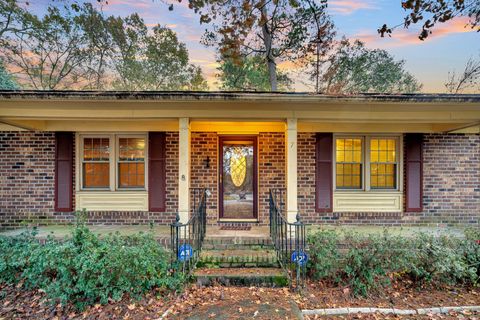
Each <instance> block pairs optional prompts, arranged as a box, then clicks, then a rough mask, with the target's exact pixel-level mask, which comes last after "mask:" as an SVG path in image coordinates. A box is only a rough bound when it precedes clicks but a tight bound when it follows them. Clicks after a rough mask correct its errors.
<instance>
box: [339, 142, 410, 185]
mask: <svg viewBox="0 0 480 320" xmlns="http://www.w3.org/2000/svg"><path fill="white" fill-rule="evenodd" d="M352 138H356V139H358V138H361V139H362V161H363V162H362V188H360V189H343V188H337V172H336V171H337V139H352ZM392 138H393V139H395V140H396V151H397V152H396V164H397V166H396V188H392V189H372V188H371V186H370V165H371V163H370V141H371V139H392ZM402 146H403V136H402V135H401V134H375V133H372V134H365V133H362V134H350V133H349V134H334V135H333V148H332V149H333V150H332V152H333V166H332V167H333V168H332V169H333V190H334V192H337V193H341V192H370V193H374V192H378V193H388V192H400V191H402V190H403V179H402V174H403V170H402V167H403V148H402Z"/></svg>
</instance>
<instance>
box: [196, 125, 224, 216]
mask: <svg viewBox="0 0 480 320" xmlns="http://www.w3.org/2000/svg"><path fill="white" fill-rule="evenodd" d="M217 143H218V136H217V134H216V133H214V132H192V134H191V146H190V157H191V158H190V162H191V167H190V168H191V173H190V186H191V187H192V188H207V189H208V190H209V191H210V196H209V197H208V200H207V201H208V202H207V220H208V223H209V224H214V223H216V222H217V220H218V213H217V208H218V205H217V204H218V187H217V186H218V175H217V172H218V144H217ZM207 157H210V165H209V168H207V167H206V164H205V160H206V159H207ZM191 201H192V203H193V197H192V199H191ZM191 205H192V204H191Z"/></svg>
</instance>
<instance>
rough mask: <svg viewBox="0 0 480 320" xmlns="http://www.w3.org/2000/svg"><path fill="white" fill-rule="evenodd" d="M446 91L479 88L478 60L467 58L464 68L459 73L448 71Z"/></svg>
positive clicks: (479, 65)
mask: <svg viewBox="0 0 480 320" xmlns="http://www.w3.org/2000/svg"><path fill="white" fill-rule="evenodd" d="M445 87H446V88H447V92H448V93H454V94H457V93H462V92H464V91H466V90H468V89H475V87H477V89H480V60H475V59H473V58H470V59H468V61H467V63H466V65H465V69H464V70H463V72H462V73H461V74H460V75H457V74H456V73H455V72H452V73H449V77H448V81H447V83H445Z"/></svg>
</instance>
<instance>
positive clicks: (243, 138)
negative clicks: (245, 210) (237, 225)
mask: <svg viewBox="0 0 480 320" xmlns="http://www.w3.org/2000/svg"><path fill="white" fill-rule="evenodd" d="M225 141H252V142H253V217H252V218H251V219H255V220H258V136H255V135H219V136H218V164H219V166H218V195H219V197H218V208H219V212H218V217H219V219H224V220H238V221H242V220H245V221H248V220H251V219H241V218H239V219H235V218H224V217H223V179H222V175H223V145H224V142H225Z"/></svg>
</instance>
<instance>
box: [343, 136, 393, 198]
mask: <svg viewBox="0 0 480 320" xmlns="http://www.w3.org/2000/svg"><path fill="white" fill-rule="evenodd" d="M399 144H400V143H399V137H398V136H391V137H390V136H387V137H381V136H344V137H343V136H337V137H336V138H335V157H334V158H335V188H336V190H339V191H341V190H345V191H348V190H364V191H372V190H397V189H398V184H399V172H398V171H399V161H400V155H399Z"/></svg>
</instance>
